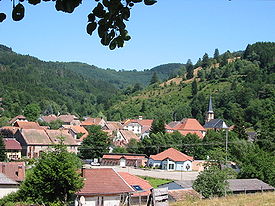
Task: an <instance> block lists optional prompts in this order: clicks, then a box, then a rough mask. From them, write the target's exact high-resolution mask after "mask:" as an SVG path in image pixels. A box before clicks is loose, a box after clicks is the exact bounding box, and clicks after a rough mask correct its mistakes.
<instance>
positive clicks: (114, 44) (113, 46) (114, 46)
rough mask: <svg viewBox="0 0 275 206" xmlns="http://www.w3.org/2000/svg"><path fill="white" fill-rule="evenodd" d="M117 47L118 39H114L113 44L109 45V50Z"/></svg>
mask: <svg viewBox="0 0 275 206" xmlns="http://www.w3.org/2000/svg"><path fill="white" fill-rule="evenodd" d="M116 45H117V42H116V39H113V41H111V43H110V45H109V48H110V49H111V50H114V49H115V48H116Z"/></svg>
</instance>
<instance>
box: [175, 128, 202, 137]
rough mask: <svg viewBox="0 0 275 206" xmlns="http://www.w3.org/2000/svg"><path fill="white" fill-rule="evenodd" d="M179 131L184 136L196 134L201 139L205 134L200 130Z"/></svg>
mask: <svg viewBox="0 0 275 206" xmlns="http://www.w3.org/2000/svg"><path fill="white" fill-rule="evenodd" d="M179 133H181V134H182V135H183V136H185V135H187V134H196V135H197V136H198V137H199V138H200V139H203V134H202V133H201V132H200V131H181V130H179Z"/></svg>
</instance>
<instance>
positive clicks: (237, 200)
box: [172, 192, 275, 206]
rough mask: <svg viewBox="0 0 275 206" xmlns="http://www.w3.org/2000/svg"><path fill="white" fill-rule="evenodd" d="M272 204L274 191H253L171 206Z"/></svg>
mask: <svg viewBox="0 0 275 206" xmlns="http://www.w3.org/2000/svg"><path fill="white" fill-rule="evenodd" d="M212 205H215V206H232V205H234V206H259V205H266V206H274V205H275V196H274V193H272V192H269V193H255V194H241V195H228V196H227V197H220V198H213V199H205V200H192V199H190V200H186V201H180V202H176V203H173V204H172V206H212Z"/></svg>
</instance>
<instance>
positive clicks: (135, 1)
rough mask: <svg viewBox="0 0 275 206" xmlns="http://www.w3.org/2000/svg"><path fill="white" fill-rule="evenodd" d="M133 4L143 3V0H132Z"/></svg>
mask: <svg viewBox="0 0 275 206" xmlns="http://www.w3.org/2000/svg"><path fill="white" fill-rule="evenodd" d="M132 2H134V3H139V2H142V0H132Z"/></svg>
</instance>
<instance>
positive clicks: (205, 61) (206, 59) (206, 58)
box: [201, 53, 210, 68]
mask: <svg viewBox="0 0 275 206" xmlns="http://www.w3.org/2000/svg"><path fill="white" fill-rule="evenodd" d="M201 66H202V67H203V68H206V67H209V66H210V59H209V56H208V54H207V53H205V54H204V55H203V57H202V65H201Z"/></svg>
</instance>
